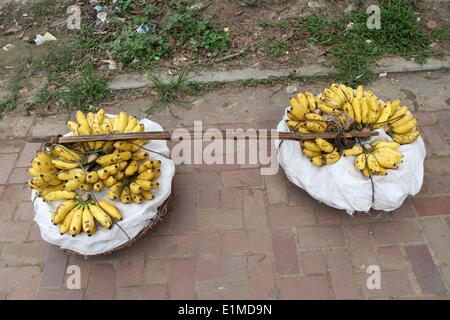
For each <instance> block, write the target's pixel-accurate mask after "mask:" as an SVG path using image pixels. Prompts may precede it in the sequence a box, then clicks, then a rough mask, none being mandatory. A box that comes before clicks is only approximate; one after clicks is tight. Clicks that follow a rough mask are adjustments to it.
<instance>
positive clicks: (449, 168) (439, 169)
mask: <svg viewBox="0 0 450 320" xmlns="http://www.w3.org/2000/svg"><path fill="white" fill-rule="evenodd" d="M425 174H450V158H449V157H439V158H426V159H425Z"/></svg>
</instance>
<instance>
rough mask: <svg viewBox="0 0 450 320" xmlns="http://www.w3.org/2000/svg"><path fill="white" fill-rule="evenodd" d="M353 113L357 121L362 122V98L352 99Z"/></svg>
mask: <svg viewBox="0 0 450 320" xmlns="http://www.w3.org/2000/svg"><path fill="white" fill-rule="evenodd" d="M352 107H353V113H354V114H355V121H356V122H357V123H361V122H362V112H361V100H360V99H359V98H357V97H355V99H353V101H352Z"/></svg>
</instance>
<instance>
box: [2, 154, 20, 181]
mask: <svg viewBox="0 0 450 320" xmlns="http://www.w3.org/2000/svg"><path fill="white" fill-rule="evenodd" d="M16 158H17V154H15V153H11V154H0V163H1V164H2V165H1V167H0V184H5V183H6V182H7V181H8V177H9V175H10V174H11V172H12V169H13V167H14V161H16Z"/></svg>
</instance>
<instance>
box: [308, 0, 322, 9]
mask: <svg viewBox="0 0 450 320" xmlns="http://www.w3.org/2000/svg"><path fill="white" fill-rule="evenodd" d="M308 7H310V8H321V7H323V4H320V3H319V2H317V1H308Z"/></svg>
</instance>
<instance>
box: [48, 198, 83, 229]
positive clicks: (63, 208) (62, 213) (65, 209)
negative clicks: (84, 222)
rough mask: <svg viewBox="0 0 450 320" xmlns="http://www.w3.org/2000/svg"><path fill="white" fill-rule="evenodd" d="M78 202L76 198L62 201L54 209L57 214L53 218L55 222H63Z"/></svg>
mask: <svg viewBox="0 0 450 320" xmlns="http://www.w3.org/2000/svg"><path fill="white" fill-rule="evenodd" d="M77 204H78V202H77V201H74V200H69V201H64V202H63V203H61V204H60V205H59V206H58V207H57V208H56V209H55V211H54V212H55V214H54V216H53V219H52V222H53V224H58V223H60V222H62V221H63V220H64V218H65V217H66V215H67V214H68V213H69V211H70V210H72V209H73V208H75V207H76V206H77Z"/></svg>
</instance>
